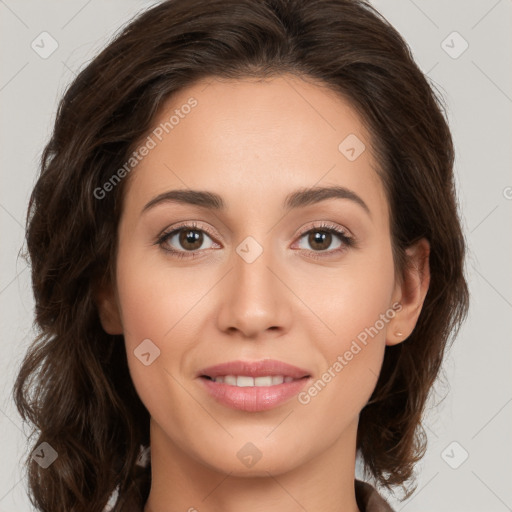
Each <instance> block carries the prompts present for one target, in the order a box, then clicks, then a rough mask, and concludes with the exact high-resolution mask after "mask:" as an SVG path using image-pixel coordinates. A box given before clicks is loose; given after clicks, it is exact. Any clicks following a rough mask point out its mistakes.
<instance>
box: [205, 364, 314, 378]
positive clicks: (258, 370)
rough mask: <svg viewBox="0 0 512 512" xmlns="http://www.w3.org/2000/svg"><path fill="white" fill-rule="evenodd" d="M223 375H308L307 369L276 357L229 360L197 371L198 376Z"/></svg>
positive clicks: (300, 376)
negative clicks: (255, 359)
mask: <svg viewBox="0 0 512 512" xmlns="http://www.w3.org/2000/svg"><path fill="white" fill-rule="evenodd" d="M225 375H246V376H248V377H266V376H268V375H283V376H284V377H292V378H294V379H302V377H308V376H309V375H310V373H309V372H308V371H307V370H304V369H302V368H298V367H297V366H293V365H291V364H288V363H284V362H282V361H277V360H276V359H263V360H261V361H229V362H226V363H221V364H217V365H215V366H209V367H208V368H203V369H202V370H200V371H199V373H198V376H199V377H203V376H206V377H211V378H215V377H221V376H225Z"/></svg>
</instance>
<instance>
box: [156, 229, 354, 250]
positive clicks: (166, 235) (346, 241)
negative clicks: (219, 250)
mask: <svg viewBox="0 0 512 512" xmlns="http://www.w3.org/2000/svg"><path fill="white" fill-rule="evenodd" d="M185 229H186V230H187V231H202V232H204V233H206V234H207V235H208V236H210V238H214V235H213V234H212V233H210V231H209V230H208V229H203V228H199V227H198V225H197V223H195V222H190V223H188V224H187V223H185V224H182V225H179V226H178V227H174V228H173V229H172V230H171V231H164V232H163V233H162V234H161V235H160V236H159V237H158V239H157V240H156V242H155V245H159V246H160V247H161V248H162V250H164V251H166V252H167V253H170V254H171V255H172V256H173V257H176V258H178V259H182V258H196V257H197V256H196V254H197V251H177V250H175V249H168V248H165V247H164V243H165V242H167V240H169V239H170V238H172V236H173V235H175V234H176V233H179V232H180V231H183V230H185ZM311 232H322V233H331V234H334V235H337V236H338V237H339V239H340V240H341V242H342V246H341V247H339V248H337V249H334V250H331V251H313V250H308V249H304V250H306V251H307V252H308V253H309V255H310V256H311V257H312V258H313V259H320V258H324V257H326V256H332V255H333V254H341V253H343V252H345V251H346V250H348V249H349V248H354V247H356V241H355V239H354V238H353V237H352V236H350V235H348V234H347V232H346V231H345V230H343V229H341V228H339V227H337V226H336V225H334V224H330V223H328V222H322V223H321V224H320V225H318V226H312V227H310V228H309V229H307V230H305V231H303V232H302V233H300V234H299V237H298V238H299V240H300V239H301V238H302V237H303V236H304V235H307V234H308V233H311Z"/></svg>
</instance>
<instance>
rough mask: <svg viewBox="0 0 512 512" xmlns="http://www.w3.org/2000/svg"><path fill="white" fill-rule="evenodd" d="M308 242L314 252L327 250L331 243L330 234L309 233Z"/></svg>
mask: <svg viewBox="0 0 512 512" xmlns="http://www.w3.org/2000/svg"><path fill="white" fill-rule="evenodd" d="M308 242H309V244H310V246H311V247H312V248H313V249H314V250H324V249H328V248H329V246H330V245H331V242H332V234H331V233H328V232H327V231H310V232H309V236H308Z"/></svg>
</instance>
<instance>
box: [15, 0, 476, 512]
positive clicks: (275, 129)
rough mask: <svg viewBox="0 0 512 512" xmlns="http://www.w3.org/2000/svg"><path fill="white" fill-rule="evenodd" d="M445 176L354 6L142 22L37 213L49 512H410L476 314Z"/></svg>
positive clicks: (90, 83) (419, 89) (429, 119)
mask: <svg viewBox="0 0 512 512" xmlns="http://www.w3.org/2000/svg"><path fill="white" fill-rule="evenodd" d="M453 160H454V150H453V145H452V139H451V136H450V131H449V128H448V126H447V123H446V120H445V118H444V115H443V112H442V108H441V106H440V100H439V99H438V98H437V97H436V95H435V94H434V92H433V91H432V88H431V86H430V85H429V84H428V82H427V80H426V79H425V77H424V75H423V74H422V73H421V71H420V70H419V69H418V67H417V66H416V64H415V63H414V61H413V59H412V56H411V54H410V51H409V49H408V47H407V45H406V44H405V42H404V41H403V39H402V38H401V37H400V35H399V34H398V33H397V32H396V31H395V30H394V29H393V28H392V27H391V26H390V25H389V24H388V23H387V21H386V20H385V19H384V18H382V17H381V16H380V15H379V14H378V13H377V12H376V11H375V10H374V9H373V8H372V7H371V6H370V5H368V4H367V3H365V2H363V1H355V0H337V1H333V0H330V1H328V0H318V1H311V0H309V1H306V0H293V1H287V0H262V1H257V2H254V0H213V1H205V0H187V1H185V0H172V1H166V2H163V3H161V4H159V5H157V6H155V7H153V8H151V9H149V10H147V11H146V12H145V13H143V14H142V15H140V16H139V17H138V18H136V19H135V20H133V21H132V22H131V23H130V24H129V25H128V26H127V27H126V28H125V29H124V30H123V31H122V32H121V33H120V34H119V35H118V36H117V37H116V38H115V40H114V41H113V42H111V43H110V44H109V45H108V46H107V47H106V48H105V49H104V50H103V51H102V52H101V53H100V55H98V56H97V57H96V58H95V59H94V60H93V61H92V62H91V63H90V64H89V65H88V66H87V67H86V68H85V69H84V70H83V71H82V72H81V73H80V74H79V75H78V76H77V78H76V79H75V81H74V82H73V83H72V84H71V86H70V87H69V89H68V90H67V92H66V94H65V96H64V98H63V99H62V102H61V105H60V108H59V111H58V114H57V119H56V123H55V127H54V131H53V135H52V138H51V140H50V142H49V144H48V145H47V147H46V149H45V151H44V154H43V158H42V164H41V175H40V177H39V179H38V182H37V184H36V186H35V188H34V191H33V194H32V196H31V200H30V205H29V212H28V217H27V246H28V252H29V256H30V259H31V264H32V279H33V288H34V295H35V301H36V321H37V324H38V326H39V327H40V331H41V332H40V334H39V336H38V338H37V340H35V342H34V345H33V346H32V347H31V348H30V350H29V352H28V354H27V356H26V358H25V360H24V362H23V365H22V367H21V369H20V372H19V375H18V378H17V380H16V384H15V389H14V393H15V399H16V404H17V407H18V409H19V411H20V414H21V415H22V417H23V418H24V419H25V420H27V419H30V421H31V422H33V423H34V425H36V426H37V429H38V430H39V437H38V439H37V442H36V443H34V446H33V454H32V456H31V457H30V458H28V459H27V468H28V475H29V486H30V492H31V497H32V499H33V501H34V503H35V504H36V506H37V507H38V508H39V509H40V510H52V511H56V512H57V511H64V510H65V511H77V512H78V511H85V510H87V511H96V510H97V511H101V510H106V509H110V508H111V509H112V510H116V511H117V510H138V511H142V510H144V511H145V512H149V511H152V512H160V511H163V510H201V511H208V510H226V511H229V510H235V509H236V510H239V509H240V508H242V507H243V508H244V509H245V510H249V511H250V510H263V509H264V510H270V511H271V510H277V509H279V510H280V511H283V510H290V511H291V510H299V509H300V510H308V511H316V510H323V511H325V510H327V511H333V512H334V511H338V510H344V511H358V510H359V511H360V512H363V511H366V512H375V511H387V510H391V508H390V507H389V505H387V503H386V502H385V501H384V499H383V498H382V497H381V496H380V495H379V494H378V493H377V490H376V489H375V486H378V485H381V486H383V487H385V488H388V489H393V488H394V487H395V486H400V485H401V486H403V487H404V489H406V490H407V493H409V494H410V493H411V492H412V490H413V486H412V483H413V479H412V476H413V467H414V464H415V463H416V462H417V461H418V460H419V459H420V458H421V457H422V455H423V453H424V451H425V439H424V435H423V430H422V428H421V417H422V413H423V409H424V405H425V402H426V399H427V397H428V394H429V391H430V389H431V386H432V384H433V382H434V380H435V378H436V376H437V374H438V371H439V367H440V364H441V361H442V357H443V352H444V349H445V346H446V344H447V343H448V341H449V339H450V337H454V336H455V335H456V333H457V330H458V328H459V326H460V325H461V323H462V321H463V319H464V317H465V315H466V313H467V308H468V289H467V284H466V280H465V277H464V272H463V267H464V253H465V244H464V239H463V235H462V231H461V227H460V222H459V218H458V213H457V201H456V196H455V190H454V184H453V175H452V167H453ZM33 379H35V380H36V384H37V385H35V386H33ZM33 393H35V395H34V396H33ZM43 443H45V444H43ZM144 447H149V448H150V454H151V456H150V458H149V459H148V460H147V461H146V462H147V464H144V463H143V462H142V461H141V460H140V457H139V456H140V450H141V448H144ZM34 454H36V455H38V457H36V456H34ZM357 454H359V455H360V457H361V460H362V462H363V463H364V466H365V469H366V475H367V476H368V477H370V478H372V479H373V481H374V486H372V485H370V484H368V483H363V482H361V481H359V480H355V479H354V475H355V463H356V455H357ZM38 458H39V460H38ZM42 461H44V463H42ZM34 462H38V463H37V464H35V463H34ZM113 492H114V494H112V493H113ZM109 497H113V498H114V499H112V500H111V501H110V502H109V503H108V504H107V502H108V500H109Z"/></svg>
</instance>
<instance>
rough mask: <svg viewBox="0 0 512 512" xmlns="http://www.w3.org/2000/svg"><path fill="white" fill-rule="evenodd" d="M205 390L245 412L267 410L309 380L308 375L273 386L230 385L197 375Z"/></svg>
mask: <svg viewBox="0 0 512 512" xmlns="http://www.w3.org/2000/svg"><path fill="white" fill-rule="evenodd" d="M199 380H201V381H202V382H203V385H204V386H205V388H206V390H207V391H208V393H210V395H211V396H212V397H213V398H214V399H215V400H217V402H219V403H221V404H223V405H225V406H227V407H231V408H232V409H238V410H240V411H246V412H258V411H267V410H269V409H273V408H274V407H278V406H279V405H281V404H282V403H284V402H286V401H287V400H289V399H290V398H292V397H293V396H295V395H297V394H298V393H299V392H300V390H301V389H302V388H303V387H304V386H305V385H306V383H307V382H308V381H309V380H310V377H306V378H303V379H298V380H294V381H292V382H283V383H282V384H276V385H275V386H246V387H238V386H230V385H229V384H224V383H223V382H215V381H213V380H210V379H207V378H205V377H199Z"/></svg>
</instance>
